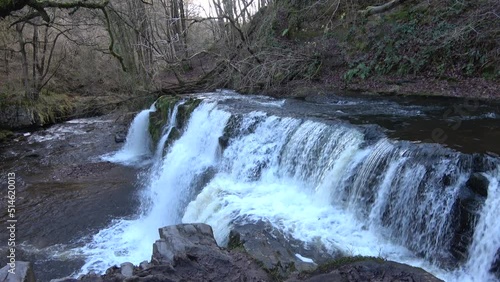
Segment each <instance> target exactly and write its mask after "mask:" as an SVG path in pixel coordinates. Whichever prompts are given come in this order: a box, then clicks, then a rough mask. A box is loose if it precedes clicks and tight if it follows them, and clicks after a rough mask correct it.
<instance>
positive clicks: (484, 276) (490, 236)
mask: <svg viewBox="0 0 500 282" xmlns="http://www.w3.org/2000/svg"><path fill="white" fill-rule="evenodd" d="M486 177H487V178H488V180H489V181H490V185H489V187H488V198H487V199H486V202H485V203H484V206H483V209H482V211H481V218H480V219H479V222H478V224H477V226H476V229H475V232H474V240H473V243H472V245H471V248H470V250H469V252H470V255H469V260H468V261H467V263H466V264H465V266H464V267H463V269H460V270H459V271H457V273H454V276H455V277H456V278H459V279H460V281H465V282H466V281H492V282H493V281H497V279H496V278H495V277H493V275H492V274H491V273H489V269H490V267H491V263H492V262H493V261H494V260H495V256H496V255H497V252H498V251H499V247H500V220H499V219H498V215H499V213H498V212H499V208H500V184H499V179H500V166H499V167H497V169H496V171H494V172H492V173H491V174H487V175H486ZM457 280H458V279H457Z"/></svg>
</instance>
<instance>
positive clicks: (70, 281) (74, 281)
mask: <svg viewBox="0 0 500 282" xmlns="http://www.w3.org/2000/svg"><path fill="white" fill-rule="evenodd" d="M77 281H78V280H77V279H75V278H73V277H69V276H68V277H64V278H58V279H51V280H50V282H77Z"/></svg>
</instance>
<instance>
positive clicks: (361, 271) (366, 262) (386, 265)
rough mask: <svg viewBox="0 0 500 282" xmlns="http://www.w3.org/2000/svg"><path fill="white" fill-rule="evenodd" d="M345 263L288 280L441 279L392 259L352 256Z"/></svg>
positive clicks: (366, 281)
mask: <svg viewBox="0 0 500 282" xmlns="http://www.w3.org/2000/svg"><path fill="white" fill-rule="evenodd" d="M356 259H357V260H358V261H353V260H346V261H347V263H345V264H340V265H339V264H327V265H325V266H323V267H320V268H319V269H318V271H316V272H313V273H301V274H299V275H296V276H295V277H292V278H290V279H289V280H287V281H289V282H292V281H293V282H295V281H307V282H323V281H339V282H359V281H363V282H372V281H373V282H375V281H377V282H378V281H414V282H439V281H442V280H440V279H438V278H436V277H434V276H433V275H432V274H430V273H428V272H426V271H425V270H423V269H421V268H416V267H412V266H409V265H406V264H401V263H397V262H393V261H384V260H382V259H376V258H363V257H357V258H356V257H354V260H356Z"/></svg>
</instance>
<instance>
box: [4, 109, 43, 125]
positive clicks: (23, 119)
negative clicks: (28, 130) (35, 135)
mask: <svg viewBox="0 0 500 282" xmlns="http://www.w3.org/2000/svg"><path fill="white" fill-rule="evenodd" d="M35 123H36V122H35V119H34V113H33V110H31V109H29V108H28V107H23V106H21V105H11V106H7V107H4V108H3V109H2V110H1V111H0V127H1V128H7V129H15V128H23V127H24V128H25V127H30V126H32V125H34V124H35Z"/></svg>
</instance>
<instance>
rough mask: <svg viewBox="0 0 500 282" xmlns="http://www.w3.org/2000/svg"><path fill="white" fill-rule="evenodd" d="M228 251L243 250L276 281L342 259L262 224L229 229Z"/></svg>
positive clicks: (324, 249)
mask: <svg viewBox="0 0 500 282" xmlns="http://www.w3.org/2000/svg"><path fill="white" fill-rule="evenodd" d="M228 248H230V249H242V250H244V251H245V252H246V253H248V254H249V255H250V256H251V257H252V258H253V259H255V260H256V261H257V262H259V264H260V265H261V266H262V268H264V269H265V270H266V271H267V272H269V273H271V274H272V275H273V276H274V277H275V278H277V279H279V280H281V279H284V278H287V277H288V276H289V275H290V274H291V273H292V272H294V271H312V270H314V269H316V267H317V265H318V264H321V263H324V262H326V261H328V260H331V259H333V258H336V257H340V256H342V255H343V254H342V253H341V252H340V251H338V252H335V253H329V252H328V251H327V250H326V248H325V247H324V246H323V245H322V244H321V243H320V242H317V243H316V244H310V245H306V244H304V243H303V242H301V241H298V240H295V239H293V238H287V237H285V235H284V234H283V233H282V232H280V231H279V230H277V229H276V228H274V227H273V226H272V225H271V224H269V223H266V222H263V221H258V222H256V223H251V224H242V225H235V226H233V228H232V230H231V232H230V234H229V243H228Z"/></svg>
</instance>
